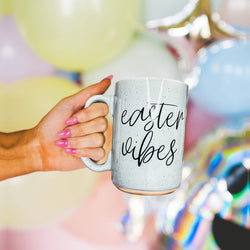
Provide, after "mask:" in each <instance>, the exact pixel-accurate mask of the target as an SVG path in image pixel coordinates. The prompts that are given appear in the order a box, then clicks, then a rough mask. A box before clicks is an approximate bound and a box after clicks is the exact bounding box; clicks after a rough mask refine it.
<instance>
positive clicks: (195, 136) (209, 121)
mask: <svg viewBox="0 0 250 250" xmlns="http://www.w3.org/2000/svg"><path fill="white" fill-rule="evenodd" d="M224 119H225V118H224V117H222V116H216V115H214V114H211V113H209V112H208V111H206V110H204V109H202V108H201V107H200V106H199V104H196V103H194V102H193V101H191V100H190V101H189V102H188V109H187V121H186V136H185V151H188V150H189V149H190V148H191V147H192V146H194V144H195V143H196V142H197V141H198V140H199V139H200V138H201V136H203V135H204V134H206V133H207V132H208V131H210V130H211V129H212V128H213V127H215V126H216V125H218V124H219V123H221V122H222V121H223V120H224Z"/></svg>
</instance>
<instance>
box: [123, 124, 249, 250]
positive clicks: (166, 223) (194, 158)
mask: <svg viewBox="0 0 250 250" xmlns="http://www.w3.org/2000/svg"><path fill="white" fill-rule="evenodd" d="M249 132H250V120H249V119H233V120H230V121H228V122H226V123H223V124H221V125H219V126H217V128H216V129H214V130H212V131H210V132H209V133H208V134H206V135H205V136H203V137H202V138H201V139H200V140H199V142H198V143H197V144H196V146H195V147H194V148H193V149H192V151H190V153H189V154H188V155H187V156H186V157H185V158H184V168H183V181H182V184H181V186H180V188H179V189H178V190H177V191H176V192H175V193H173V194H170V195H168V196H167V198H166V197H164V196H162V197H147V198H144V200H142V201H141V203H137V204H136V207H140V208H141V209H140V211H143V212H144V213H146V214H152V213H154V215H155V218H156V225H157V230H158V232H159V233H162V234H165V235H167V236H168V239H167V242H166V243H167V248H166V249H168V250H171V249H237V248H239V249H245V246H247V245H249V235H250V232H249V227H250V220H249V209H250V204H249V192H250V182H249V169H250V161H249V159H250V158H249V155H250V150H249V146H248V142H249V136H250V133H249ZM132 199H135V198H134V197H133V196H131V197H130V198H129V201H128V204H130V202H131V201H132ZM142 205H143V206H142ZM141 206H142V207H141ZM136 211H137V214H138V210H136V208H134V210H132V209H130V210H129V214H132V213H136ZM141 213H142V212H141ZM144 219H145V218H144ZM139 223H140V221H139V220H138V219H137V220H134V221H132V222H130V227H129V228H132V229H133V228H137V225H138V224H139ZM127 233H129V232H127ZM171 241H172V243H175V244H171ZM175 246H179V247H178V248H175Z"/></svg>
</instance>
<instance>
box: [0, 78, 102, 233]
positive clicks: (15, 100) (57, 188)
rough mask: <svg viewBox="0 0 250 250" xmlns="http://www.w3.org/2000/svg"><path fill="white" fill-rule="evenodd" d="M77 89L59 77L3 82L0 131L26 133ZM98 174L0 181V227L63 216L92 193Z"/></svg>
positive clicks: (47, 174) (33, 223) (36, 223)
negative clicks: (9, 83)
mask: <svg viewBox="0 0 250 250" xmlns="http://www.w3.org/2000/svg"><path fill="white" fill-rule="evenodd" d="M78 90H79V87H77V86H76V85H74V84H73V83H71V82H69V81H66V80H64V79H60V78H56V77H43V78H33V79H32V78H31V79H26V80H23V81H19V82H16V83H13V84H11V85H4V84H0V95H1V96H0V97H1V98H0V102H1V105H0V114H1V117H0V131H5V132H9V131H16V130H21V129H27V128H30V127H32V126H34V125H36V124H37V122H38V121H39V120H40V119H41V118H42V117H43V116H44V115H45V114H46V113H47V112H48V111H49V110H50V109H51V108H52V107H53V106H54V105H55V104H56V103H57V102H58V101H59V100H61V99H62V98H63V97H65V96H68V95H71V94H73V93H75V92H76V91H78ZM97 178H98V174H96V173H93V172H92V171H89V170H87V169H80V170H76V171H72V172H56V171H53V172H37V173H32V174H29V175H24V176H20V177H15V178H12V179H9V180H6V181H1V182H0V200H1V202H0V227H1V228H4V227H7V228H29V227H37V226H40V225H44V224H46V223H48V222H51V221H55V220H59V219H62V218H64V217H65V216H66V215H67V214H68V213H69V212H70V211H72V209H74V208H75V207H76V206H78V205H79V204H80V203H81V202H82V201H83V200H84V199H85V198H86V197H87V196H88V195H89V193H90V192H91V189H92V188H93V186H94V185H95V183H96V180H97Z"/></svg>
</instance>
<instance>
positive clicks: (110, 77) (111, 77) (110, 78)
mask: <svg viewBox="0 0 250 250" xmlns="http://www.w3.org/2000/svg"><path fill="white" fill-rule="evenodd" d="M113 77H114V76H113V75H110V76H107V77H105V78H103V79H102V80H106V79H109V80H110V81H111V80H112V79H113Z"/></svg>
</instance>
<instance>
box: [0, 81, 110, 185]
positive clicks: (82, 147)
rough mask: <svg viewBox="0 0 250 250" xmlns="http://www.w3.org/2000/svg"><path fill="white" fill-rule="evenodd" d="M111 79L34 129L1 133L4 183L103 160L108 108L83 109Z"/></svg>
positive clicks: (84, 92)
mask: <svg viewBox="0 0 250 250" xmlns="http://www.w3.org/2000/svg"><path fill="white" fill-rule="evenodd" d="M111 79H112V77H108V78H105V79H103V80H102V81H101V82H99V83H97V84H94V85H91V86H89V87H88V88H85V89H83V90H81V91H79V92H78V93H76V94H74V95H72V96H69V97H66V98H64V99H62V100H61V101H60V102H59V103H58V104H57V105H56V106H55V107H54V108H53V109H52V110H51V111H50V112H49V113H48V114H47V115H45V116H44V117H43V118H42V120H41V121H40V122H39V123H38V124H37V126H35V127H34V128H31V129H27V130H22V131H17V132H13V133H0V180H4V179H7V178H11V177H15V176H20V175H24V174H28V173H32V172H37V171H57V170H58V171H70V170H75V169H79V168H83V167H84V165H83V163H82V161H81V159H80V157H89V158H91V159H93V160H94V161H99V160H101V159H102V158H103V157H104V156H105V151H104V149H103V145H104V142H105V138H104V135H103V132H105V131H106V129H107V126H108V122H107V119H106V118H105V116H106V115H107V114H108V106H107V105H106V104H103V103H96V104H93V105H91V106H90V107H88V108H86V109H81V108H82V107H83V106H84V105H85V103H86V101H87V100H88V99H89V98H90V97H91V96H93V95H97V94H103V93H104V92H105V91H106V90H107V89H108V87H109V85H110V80H111ZM72 120H73V123H72ZM70 121H71V122H70ZM70 124H72V125H70ZM65 130H66V132H67V133H66V132H64V131H65Z"/></svg>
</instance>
